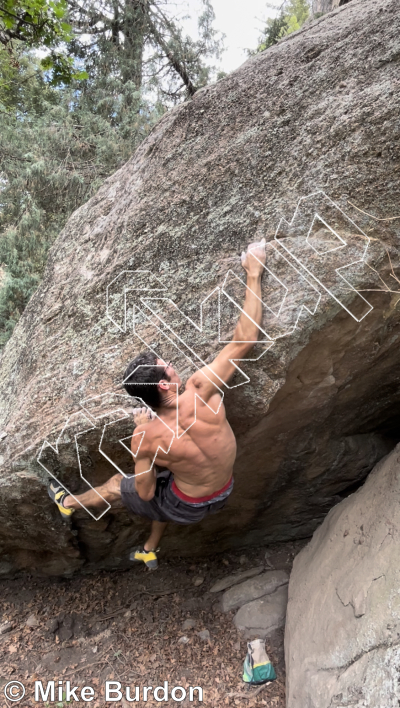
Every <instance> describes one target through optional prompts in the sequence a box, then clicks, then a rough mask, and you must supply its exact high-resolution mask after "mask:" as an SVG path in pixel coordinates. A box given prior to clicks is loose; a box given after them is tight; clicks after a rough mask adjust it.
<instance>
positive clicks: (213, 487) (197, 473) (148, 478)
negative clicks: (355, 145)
mask: <svg viewBox="0 0 400 708" xmlns="http://www.w3.org/2000/svg"><path fill="white" fill-rule="evenodd" d="M253 254H254V256H255V257H253ZM263 263H265V240H264V239H263V240H262V241H261V242H260V243H254V244H250V246H249V247H248V249H247V253H242V265H243V268H244V269H245V271H246V272H247V290H246V297H245V301H244V305H243V310H244V312H245V313H246V314H242V315H241V316H240V319H239V322H238V324H237V326H236V329H235V332H234V335H233V339H232V341H231V342H230V343H229V344H227V345H226V346H225V347H224V348H223V349H222V351H221V352H220V353H219V354H218V356H217V357H216V358H215V359H214V361H213V362H212V363H211V364H209V365H208V366H205V367H204V368H203V369H200V370H198V371H196V373H194V374H193V375H192V376H191V377H190V378H189V379H188V381H187V383H186V386H185V389H184V391H183V393H181V394H180V395H179V394H178V390H179V388H180V387H181V383H182V382H181V380H180V378H179V376H178V374H177V373H176V371H175V370H174V369H173V367H172V366H171V362H169V363H168V364H167V365H166V364H165V363H164V362H163V361H162V359H158V358H157V357H156V355H155V354H154V353H152V352H150V351H146V352H144V353H142V354H139V356H137V357H136V358H135V359H134V360H133V361H132V362H131V363H130V364H129V366H128V368H127V370H126V372H125V375H124V386H125V388H126V390H127V392H128V393H129V394H130V395H131V396H137V397H140V398H141V399H142V400H143V401H144V402H145V403H146V404H147V405H148V406H149V407H150V408H151V409H153V410H154V411H155V412H156V413H157V416H158V418H157V417H155V418H153V419H151V418H150V417H149V418H147V420H146V422H144V423H142V424H141V425H139V426H138V427H136V428H135V435H134V436H133V437H132V443H131V449H132V453H133V454H134V456H135V476H132V477H124V476H123V475H122V474H116V475H114V476H113V477H111V479H109V480H108V482H106V483H105V484H103V485H102V486H100V487H96V490H90V491H89V492H85V493H84V494H80V495H78V496H76V497H72V496H69V495H68V493H67V492H66V491H65V490H64V489H63V488H62V487H61V486H60V485H58V484H57V483H55V482H53V483H52V484H51V485H50V489H49V494H50V496H51V498H52V499H53V501H55V503H56V504H57V506H58V508H59V511H60V512H61V514H62V515H63V516H64V517H68V516H70V515H71V514H72V513H73V511H74V510H75V509H78V508H79V507H80V506H81V505H82V506H85V507H100V506H101V505H102V504H103V499H105V500H106V501H108V502H109V503H110V504H113V503H116V502H118V501H119V502H122V504H123V505H124V506H125V507H126V508H127V509H128V511H130V512H132V513H133V514H137V515H138V516H143V517H145V518H148V519H151V521H152V524H151V533H150V536H149V538H148V539H147V541H146V542H145V543H144V545H143V546H142V547H140V548H137V549H134V550H133V552H132V553H131V555H130V558H131V560H137V561H142V562H144V563H145V564H146V566H147V567H148V568H156V567H157V564H158V561H157V555H156V553H157V550H158V544H159V542H160V540H161V537H162V535H163V533H164V531H165V528H166V526H167V523H168V521H173V522H175V523H177V524H184V525H187V524H194V523H196V522H198V521H201V520H202V519H204V518H205V517H206V516H207V515H208V514H210V513H214V512H216V511H218V510H220V509H222V508H223V507H224V506H225V504H226V501H227V498H228V496H229V495H230V493H231V491H232V488H233V478H232V470H233V463H234V462H235V457H236V440H235V436H234V434H233V432H232V429H231V427H230V425H229V423H228V421H227V419H226V416H225V408H224V406H223V404H222V402H221V395H220V393H219V392H218V388H216V387H219V388H221V387H222V386H223V384H224V383H227V382H228V381H229V379H230V378H231V377H232V376H233V374H234V373H235V371H236V369H235V366H234V365H233V364H232V363H231V360H237V359H245V358H246V356H247V354H248V353H249V351H250V350H251V348H252V347H253V346H254V344H255V343H256V341H257V339H258V333H259V329H258V326H257V325H259V324H261V318H262V304H261V300H260V298H261V276H262V273H263V270H264V269H263ZM246 315H248V317H247V316H246ZM214 383H215V385H214ZM195 393H197V394H198V396H199V398H198V397H197V396H195ZM195 405H196V421H195V424H194V425H192V423H193V422H194V420H195ZM177 406H178V416H177ZM210 409H211V410H210ZM213 411H218V413H217V414H215V413H214V412H213ZM159 419H161V420H159ZM162 421H163V422H162ZM165 424H166V425H165ZM167 426H168V427H167ZM189 426H191V427H189ZM177 427H178V435H175V436H174V437H173V439H172V443H171V430H172V431H176V430H177ZM188 428H189V429H188ZM143 431H144V432H145V435H144V436H142V440H141V444H140V445H139V443H138V440H140V438H141V436H138V435H137V433H140V432H143ZM183 431H186V432H185V433H184V434H182V433H183ZM157 450H158V452H157ZM156 452H157V456H156V459H155V464H156V465H157V466H158V467H162V468H168V469H167V471H166V472H161V473H158V474H157V473H156V471H155V466H153V468H152V461H153V459H154V456H155V454H156ZM99 495H101V496H99ZM102 498H103V499H102Z"/></svg>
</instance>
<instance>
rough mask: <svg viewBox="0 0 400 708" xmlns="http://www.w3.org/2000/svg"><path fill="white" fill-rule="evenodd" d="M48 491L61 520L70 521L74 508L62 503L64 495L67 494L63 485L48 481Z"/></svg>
mask: <svg viewBox="0 0 400 708" xmlns="http://www.w3.org/2000/svg"><path fill="white" fill-rule="evenodd" d="M48 493H49V497H50V499H51V500H52V501H53V502H54V503H55V504H56V506H57V508H58V511H59V512H60V514H61V516H62V519H63V521H70V520H71V516H72V514H73V513H74V509H67V508H66V507H65V506H64V504H63V502H64V499H65V497H67V496H68V492H66V491H65V489H64V487H62V486H61V484H59V483H58V482H50V485H49V487H48Z"/></svg>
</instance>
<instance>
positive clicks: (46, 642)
mask: <svg viewBox="0 0 400 708" xmlns="http://www.w3.org/2000/svg"><path fill="white" fill-rule="evenodd" d="M303 545H304V542H296V543H285V544H282V543H281V544H276V545H274V546H269V547H268V548H266V547H257V548H255V549H252V550H251V551H248V552H246V553H244V552H243V551H241V552H236V553H233V552H231V553H225V554H223V555H221V554H215V555H213V556H211V557H209V558H207V560H196V561H195V562H192V561H190V560H181V559H179V558H164V557H163V556H162V553H161V554H160V567H159V569H158V570H157V571H155V572H149V571H147V570H146V569H145V568H144V567H142V566H134V567H131V568H129V569H127V570H125V571H115V572H107V573H105V572H103V573H99V574H97V575H91V576H83V577H82V576H81V577H77V578H73V579H64V578H62V579H60V578H57V579H55V578H37V577H35V578H34V577H30V576H24V577H22V576H21V577H18V578H14V579H11V580H5V581H3V582H2V585H1V600H0V608H1V615H0V632H1V631H2V632H3V633H1V634H0V686H1V687H2V689H4V687H5V685H6V684H7V682H8V681H13V680H15V681H21V682H22V683H23V684H24V685H25V689H26V694H25V697H24V699H23V700H22V702H21V703H20V704H19V705H21V706H24V708H25V706H31V705H32V706H33V705H38V704H37V703H34V682H35V681H37V680H41V681H42V682H43V683H44V685H45V684H46V683H47V681H50V680H55V681H56V689H57V687H58V683H57V682H58V681H63V682H65V681H68V680H69V681H71V685H72V686H78V687H79V691H80V690H81V689H82V688H83V687H84V686H91V687H92V688H93V689H94V691H95V697H94V699H93V700H92V702H91V703H90V704H88V705H91V706H93V708H100V706H103V705H106V704H105V697H104V683H105V681H106V680H115V681H119V682H120V683H121V684H122V687H123V688H124V687H125V686H130V687H131V697H132V698H134V697H135V688H134V687H136V686H140V687H141V693H140V701H138V702H135V703H134V705H140V706H144V705H158V702H157V701H156V700H155V699H154V697H153V694H152V693H151V692H149V694H148V700H147V702H145V701H144V700H143V686H152V687H153V688H155V687H156V686H162V685H163V683H164V681H168V685H169V691H171V689H172V688H173V687H174V686H183V687H184V688H188V687H190V686H201V687H202V688H203V692H204V694H203V705H205V706H207V707H208V706H209V707H210V708H211V707H214V706H215V707H217V706H218V707H219V706H221V705H226V706H231V705H232V706H233V705H240V706H243V705H246V706H271V707H273V708H284V705H285V688H284V686H285V669H284V655H283V630H279V631H276V632H275V633H274V634H273V635H272V636H271V637H270V638H269V639H267V640H266V647H267V652H268V654H269V656H270V658H271V660H272V663H273V665H274V667H275V670H276V674H277V680H276V681H274V682H273V683H270V684H268V685H267V686H265V687H263V688H262V690H259V689H256V688H254V687H253V688H248V687H247V686H246V685H245V684H244V683H243V682H242V679H241V676H242V667H243V660H244V657H245V655H246V641H245V640H244V639H243V638H241V637H240V636H239V635H238V633H237V631H236V629H235V627H234V624H233V621H232V619H233V616H234V612H228V613H223V612H222V611H221V594H216V593H211V592H210V588H211V587H212V586H213V584H214V583H215V582H216V581H217V580H218V579H220V578H222V577H224V576H227V575H229V574H231V573H236V572H240V571H243V570H247V569H249V568H252V567H253V566H259V565H263V564H264V565H265V569H266V570H269V569H271V568H274V569H278V570H280V569H282V570H288V571H290V569H291V566H292V563H293V558H294V557H295V555H296V554H297V552H298V551H299V550H300V548H301V547H302V546H303ZM10 627H12V629H10ZM63 685H64V686H65V683H64V684H63ZM56 695H57V694H56ZM159 695H161V696H162V695H163V694H162V693H161V694H159ZM180 695H181V694H180V693H178V694H177V697H178V698H179V697H180ZM195 695H197V694H195ZM78 697H80V696H79V692H78ZM42 703H43V701H42ZM72 703H75V701H72ZM82 703H83V701H82V700H80V701H79V705H82ZM62 704H63V706H64V705H66V701H65V697H64V700H61V701H59V702H58V704H57V705H58V708H62ZM189 704H190V705H200V704H199V702H198V701H197V699H196V698H195V699H194V700H193V701H192V702H190V701H189V692H188V696H187V698H186V699H185V700H184V701H182V702H181V703H180V705H189ZM0 705H1V706H11V705H16V704H15V703H11V702H10V701H7V700H6V699H5V698H4V696H3V690H2V691H1V698H0ZM47 705H49V703H47ZM53 705H54V704H53ZM107 705H110V703H107ZM111 705H112V704H111ZM114 705H117V706H120V705H123V706H125V707H126V706H127V705H129V703H128V702H127V701H126V700H125V699H124V700H123V701H117V702H115V703H114ZM168 705H179V703H178V702H176V703H175V702H174V701H173V700H172V699H171V698H169V700H168Z"/></svg>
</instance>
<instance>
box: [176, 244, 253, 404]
mask: <svg viewBox="0 0 400 708" xmlns="http://www.w3.org/2000/svg"><path fill="white" fill-rule="evenodd" d="M264 263H265V239H263V240H262V241H261V242H259V243H252V244H250V245H249V247H248V248H247V252H246V253H242V265H243V268H244V269H245V271H246V272H247V289H246V297H245V301H244V304H243V312H242V314H241V316H240V318H239V322H238V323H237V326H236V329H235V332H234V334H233V338H232V341H231V342H230V343H229V344H227V345H226V346H225V347H224V348H223V349H222V351H221V352H220V353H219V354H218V356H217V357H216V358H215V359H214V361H213V362H212V364H209V365H207V366H204V367H203V368H202V369H200V370H199V371H196V373H195V374H193V376H191V377H190V379H189V380H188V382H187V384H186V388H190V387H194V388H196V389H197V390H198V393H199V395H201V398H202V399H203V400H207V398H209V397H210V396H212V395H213V394H214V393H215V392H216V388H215V386H214V384H215V385H216V386H218V387H219V388H220V387H221V385H223V384H224V383H227V382H228V381H229V379H230V378H231V377H232V376H233V374H234V373H235V371H236V368H235V366H234V364H232V361H231V360H232V359H233V360H235V359H245V358H246V356H247V354H248V353H249V351H250V350H251V349H252V347H253V346H254V344H255V343H256V342H257V340H258V335H259V326H260V325H261V320H262V302H261V277H262V274H263V271H264Z"/></svg>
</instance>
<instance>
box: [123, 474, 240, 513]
mask: <svg viewBox="0 0 400 708" xmlns="http://www.w3.org/2000/svg"><path fill="white" fill-rule="evenodd" d="M173 479H174V478H173V475H172V474H171V472H169V471H166V472H160V473H159V474H158V475H157V481H156V491H155V494H154V497H153V499H150V501H144V500H143V499H141V498H140V497H139V494H138V493H137V491H136V490H135V477H124V478H123V479H122V481H121V501H122V503H123V505H124V506H125V507H126V508H127V509H128V511H130V512H131V513H132V514H136V515H137V516H144V517H145V518H146V519H152V520H153V521H173V522H174V523H175V524H183V525H188V524H196V523H197V522H198V521H202V519H204V518H205V517H206V516H208V514H214V513H215V512H217V511H219V510H220V509H223V507H224V506H225V504H226V501H227V499H228V497H229V495H230V493H231V491H232V489H233V480H232V482H231V484H230V485H229V487H228V489H226V490H225V491H224V492H222V494H220V495H218V496H217V497H214V499H211V501H208V502H200V503H196V504H192V503H189V502H186V501H183V500H182V499H180V498H179V497H177V496H176V494H174V492H173V491H172V489H171V484H172V482H173Z"/></svg>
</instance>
